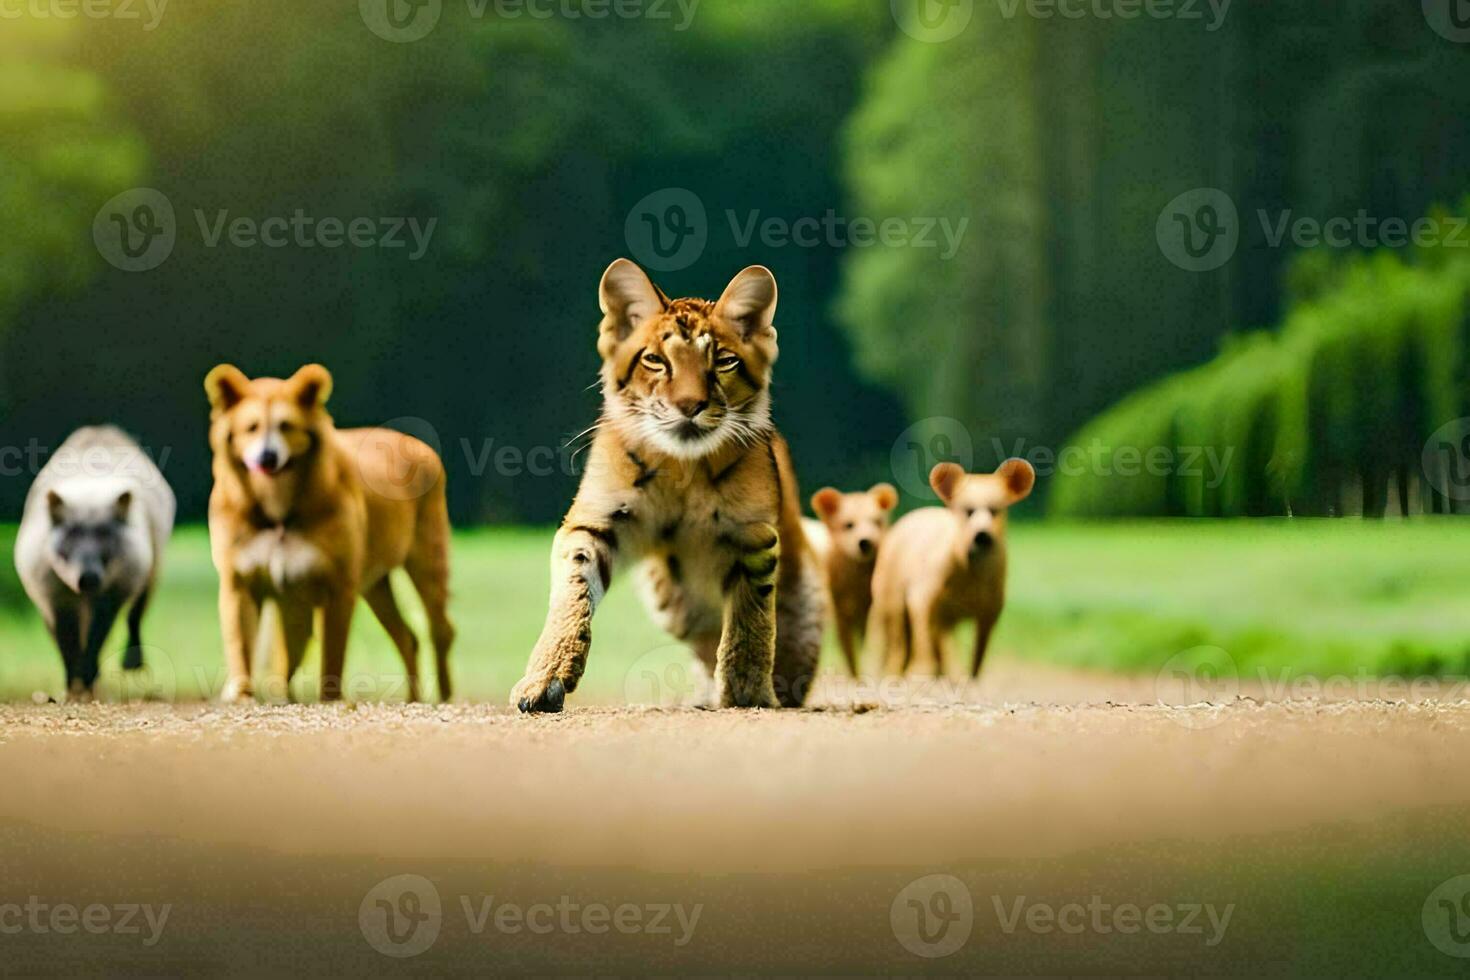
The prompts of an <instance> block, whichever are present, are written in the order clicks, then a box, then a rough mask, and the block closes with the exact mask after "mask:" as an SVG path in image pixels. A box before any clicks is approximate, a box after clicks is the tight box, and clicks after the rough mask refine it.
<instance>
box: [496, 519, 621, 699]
mask: <svg viewBox="0 0 1470 980" xmlns="http://www.w3.org/2000/svg"><path fill="white" fill-rule="evenodd" d="M616 541H617V539H616V538H615V537H614V536H613V535H612V534H611V533H610V532H609V531H607V530H606V529H603V528H596V527H589V526H582V525H576V526H570V527H563V528H562V529H561V530H559V531H557V532H556V540H555V541H554V542H553V543H552V546H551V603H550V606H549V608H548V609H547V611H546V623H545V625H544V626H542V628H541V638H540V639H538V640H537V641H536V648H535V650H533V651H532V652H531V659H530V661H529V662H527V664H526V673H525V676H524V677H522V678H521V680H520V682H519V683H518V684H516V686H515V688H514V689H513V690H512V691H511V693H510V703H511V704H514V705H516V706H517V707H519V708H520V709H521V710H522V711H550V712H556V711H560V710H561V709H562V704H563V702H564V701H565V700H566V696H567V695H568V694H570V693H571V692H572V691H575V690H576V689H577V682H578V681H580V680H581V679H582V671H583V670H584V669H585V668H586V666H587V650H588V648H589V647H590V646H591V645H592V614H593V613H594V612H596V611H597V606H598V604H599V603H600V602H602V597H603V596H604V595H605V594H606V593H607V588H608V586H609V585H610V584H612V567H613V558H614V556H615V549H616V546H617V545H616Z"/></svg>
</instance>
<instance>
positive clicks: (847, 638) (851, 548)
mask: <svg viewBox="0 0 1470 980" xmlns="http://www.w3.org/2000/svg"><path fill="white" fill-rule="evenodd" d="M896 506H898V491H897V490H894V489H893V487H892V486H890V485H888V484H887V483H880V484H878V485H877V486H874V487H872V488H871V489H869V490H865V491H861V492H858V493H842V492H840V491H838V490H836V489H834V488H832V487H823V488H822V489H821V490H818V491H817V492H816V493H815V494H813V495H812V511H813V512H814V513H815V514H816V515H817V517H818V518H820V519H821V522H822V525H821V526H822V531H823V532H824V533H823V534H822V537H824V538H825V541H824V542H823V543H822V545H821V546H819V548H818V550H819V554H820V555H821V558H822V565H823V568H824V569H825V570H826V572H827V589H828V591H829V592H830V594H831V596H832V620H833V625H834V626H835V627H836V629H837V642H838V644H839V645H840V646H841V647H842V655H843V656H844V657H845V658H846V659H847V669H848V670H849V671H850V672H851V673H852V676H853V677H857V676H858V651H859V650H860V649H861V648H862V643H863V635H864V633H865V632H866V631H867V627H868V610H869V609H870V608H871V607H872V605H873V566H874V564H875V563H876V562H877V560H878V546H879V545H880V544H881V543H882V541H883V536H884V535H885V534H887V533H888V518H889V515H890V514H892V512H893V508H894V507H896ZM809 537H814V536H812V535H809ZM813 544H814V545H817V542H816V541H813Z"/></svg>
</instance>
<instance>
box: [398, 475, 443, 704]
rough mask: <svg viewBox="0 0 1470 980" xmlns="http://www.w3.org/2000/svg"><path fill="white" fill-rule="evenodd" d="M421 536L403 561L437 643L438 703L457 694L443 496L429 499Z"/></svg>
mask: <svg viewBox="0 0 1470 980" xmlns="http://www.w3.org/2000/svg"><path fill="white" fill-rule="evenodd" d="M419 529H420V530H419V537H418V540H417V541H416V542H415V543H414V546H413V550H412V551H410V552H409V555H408V560H407V561H406V562H404V565H403V567H404V570H405V571H407V572H408V578H409V580H410V581H411V582H413V587H414V589H415V590H417V591H418V594H419V598H420V599H422V600H423V603H424V615H425V616H427V617H428V619H429V639H430V641H431V642H432V643H433V644H434V667H435V671H436V673H437V674H438V681H439V700H440V701H448V700H449V699H450V698H451V697H452V696H453V695H454V686H453V683H452V681H451V680H450V677H449V648H450V647H452V646H453V645H454V632H455V631H454V624H453V623H452V622H450V620H449V612H448V609H447V607H448V604H449V510H448V507H447V505H446V504H445V502H444V495H443V493H442V492H441V493H439V495H438V496H437V497H435V498H431V499H429V500H427V501H426V502H425V504H424V510H423V513H422V514H421V515H420V517H419Z"/></svg>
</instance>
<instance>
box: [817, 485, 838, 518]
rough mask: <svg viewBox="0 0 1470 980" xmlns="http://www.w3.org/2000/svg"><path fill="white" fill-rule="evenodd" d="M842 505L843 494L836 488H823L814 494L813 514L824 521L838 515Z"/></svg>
mask: <svg viewBox="0 0 1470 980" xmlns="http://www.w3.org/2000/svg"><path fill="white" fill-rule="evenodd" d="M841 503H842V494H840V493H838V492H837V490H836V488H834V487H823V488H822V489H820V490H818V491H817V492H816V493H814V494H812V512H813V513H814V514H816V515H817V516H818V517H820V518H821V519H822V520H824V521H825V520H827V519H828V518H830V517H832V516H833V515H834V514H836V513H837V508H838V506H839V505H840V504H841Z"/></svg>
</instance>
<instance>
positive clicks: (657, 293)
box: [597, 259, 669, 360]
mask: <svg viewBox="0 0 1470 980" xmlns="http://www.w3.org/2000/svg"><path fill="white" fill-rule="evenodd" d="M597 298H598V303H599V304H600V305H601V307H602V324H601V326H599V327H598V328H597V329H598V332H597V352H598V353H599V354H601V355H602V357H603V359H604V360H606V359H607V358H609V357H611V356H612V352H613V351H614V350H616V349H617V346H618V344H620V343H622V342H623V341H624V340H627V339H628V335H629V334H630V333H632V332H633V331H634V330H635V329H637V328H638V326H639V324H641V323H643V322H644V321H645V320H649V319H652V318H653V317H656V316H658V315H659V314H660V313H662V312H663V311H664V310H665V309H667V308H668V305H669V300H668V297H667V296H665V295H664V294H663V291H662V290H661V289H659V288H658V287H657V286H655V285H654V284H653V281H652V280H651V279H649V278H648V274H647V273H645V272H644V271H643V270H642V269H640V268H638V266H637V265H635V264H634V263H633V262H630V261H629V260H627V259H618V260H617V261H616V262H614V263H613V264H612V265H610V266H608V267H607V271H606V272H604V273H603V274H602V285H601V286H599V287H598V289H597Z"/></svg>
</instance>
